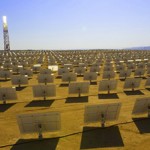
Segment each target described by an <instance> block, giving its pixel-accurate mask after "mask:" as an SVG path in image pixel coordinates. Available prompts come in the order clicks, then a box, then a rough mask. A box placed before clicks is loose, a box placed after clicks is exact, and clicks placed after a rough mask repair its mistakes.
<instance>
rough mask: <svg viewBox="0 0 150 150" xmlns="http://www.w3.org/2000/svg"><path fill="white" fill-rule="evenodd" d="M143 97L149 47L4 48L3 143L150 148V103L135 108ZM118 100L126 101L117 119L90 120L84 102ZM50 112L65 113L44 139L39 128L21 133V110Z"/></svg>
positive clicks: (36, 149) (45, 149) (13, 149)
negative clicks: (98, 48)
mask: <svg viewBox="0 0 150 150" xmlns="http://www.w3.org/2000/svg"><path fill="white" fill-rule="evenodd" d="M38 85H40V86H38ZM36 87H37V88H36ZM15 95H16V96H15ZM139 98H141V99H142V98H143V100H144V98H147V99H148V100H149V99H150V51H136V50H64V51H63V50H62V51H57V50H56V51H52V50H45V51H40V50H33V51H32V50H30V51H23V50H22V51H21V50H20V51H8V52H7V51H5V52H4V51H1V52H0V149H2V150H9V149H10V150H28V149H31V150H53V149H57V150H79V149H111V150H116V149H117V150H128V149H130V150H141V149H142V150H148V148H149V145H150V142H149V141H150V119H149V118H148V106H149V103H148V102H147V103H144V104H145V105H146V106H145V107H144V108H145V109H147V111H142V110H141V112H142V113H139V114H138V115H137V114H132V111H133V108H134V104H135V102H136V100H137V99H139ZM143 102H145V100H144V101H143ZM114 103H119V104H121V105H119V106H120V110H119V111H118V112H117V113H118V116H117V119H112V120H111V119H110V118H109V119H108V121H107V119H106V121H105V127H101V117H100V116H99V117H98V118H97V119H99V121H98V120H97V119H96V121H95V122H88V123H87V122H86V121H85V118H86V117H87V116H85V115H86V113H85V108H87V107H90V106H92V105H93V106H100V105H102V106H104V105H111V104H114ZM140 104H141V106H142V102H141V103H139V105H140ZM139 105H138V107H139ZM100 108H102V107H98V108H96V109H98V111H96V112H95V113H97V115H101V114H99V113H98V112H99V109H100ZM93 111H94V108H92V112H93ZM50 112H59V113H60V129H59V130H57V131H54V132H50V131H46V132H44V133H43V138H42V139H38V132H35V131H37V130H34V129H33V130H34V133H27V134H22V133H20V130H19V125H18V121H17V116H18V115H32V114H37V115H38V113H39V114H41V113H50ZM107 113H108V116H111V113H112V111H110V112H109V111H107ZM36 117H37V116H36ZM33 118H34V117H33ZM37 118H38V117H37ZM87 118H88V117H87ZM106 118H107V117H106ZM114 118H116V117H114ZM90 119H92V118H90ZM104 119H105V116H104ZM23 123H24V122H23ZM25 127H26V126H25ZM32 128H34V126H32Z"/></svg>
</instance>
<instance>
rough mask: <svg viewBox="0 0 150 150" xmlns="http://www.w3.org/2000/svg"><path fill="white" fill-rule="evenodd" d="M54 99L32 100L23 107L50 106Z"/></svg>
mask: <svg viewBox="0 0 150 150" xmlns="http://www.w3.org/2000/svg"><path fill="white" fill-rule="evenodd" d="M53 102H54V100H33V101H31V102H30V103H29V104H27V105H26V106H25V107H50V106H51V105H52V104H53Z"/></svg>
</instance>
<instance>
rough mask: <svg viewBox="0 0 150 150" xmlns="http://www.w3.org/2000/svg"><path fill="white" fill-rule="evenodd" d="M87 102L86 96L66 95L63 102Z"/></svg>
mask: <svg viewBox="0 0 150 150" xmlns="http://www.w3.org/2000/svg"><path fill="white" fill-rule="evenodd" d="M86 102H88V96H83V97H68V98H66V102H65V103H86Z"/></svg>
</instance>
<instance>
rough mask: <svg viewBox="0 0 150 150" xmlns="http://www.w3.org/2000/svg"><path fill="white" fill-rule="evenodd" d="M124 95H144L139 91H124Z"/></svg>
mask: <svg viewBox="0 0 150 150" xmlns="http://www.w3.org/2000/svg"><path fill="white" fill-rule="evenodd" d="M124 93H125V94H126V95H144V93H143V92H141V91H140V90H136V91H124Z"/></svg>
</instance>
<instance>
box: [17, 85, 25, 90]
mask: <svg viewBox="0 0 150 150" xmlns="http://www.w3.org/2000/svg"><path fill="white" fill-rule="evenodd" d="M26 87H27V86H22V87H16V91H22V90H24V89H25V88H26Z"/></svg>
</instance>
